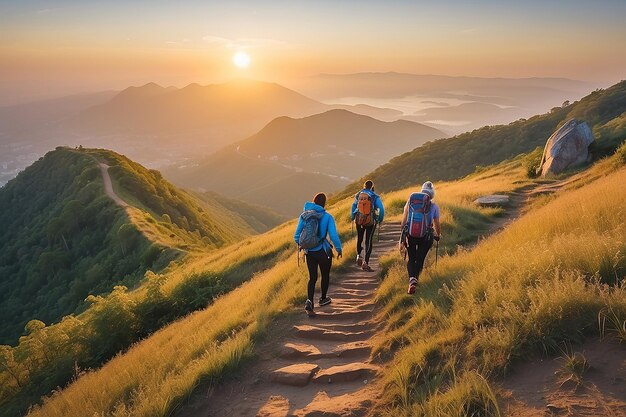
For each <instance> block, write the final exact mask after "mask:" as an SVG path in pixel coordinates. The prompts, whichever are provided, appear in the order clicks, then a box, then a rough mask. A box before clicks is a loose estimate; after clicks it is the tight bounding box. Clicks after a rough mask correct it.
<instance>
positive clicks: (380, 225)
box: [377, 223, 383, 243]
mask: <svg viewBox="0 0 626 417" xmlns="http://www.w3.org/2000/svg"><path fill="white" fill-rule="evenodd" d="M381 227H383V224H382V223H378V237H377V239H378V240H377V242H379V243H380V228H381Z"/></svg>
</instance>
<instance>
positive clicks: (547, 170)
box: [539, 119, 594, 177]
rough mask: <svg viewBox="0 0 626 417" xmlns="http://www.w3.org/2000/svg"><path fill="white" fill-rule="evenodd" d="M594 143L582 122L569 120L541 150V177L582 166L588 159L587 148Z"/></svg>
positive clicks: (591, 135) (590, 133) (587, 127)
mask: <svg viewBox="0 0 626 417" xmlns="http://www.w3.org/2000/svg"><path fill="white" fill-rule="evenodd" d="M593 141H594V137H593V133H592V132H591V128H589V125H588V124H587V123H586V122H584V121H578V120H575V119H571V120H569V121H567V122H566V123H565V124H564V125H563V126H561V127H560V128H559V129H558V130H557V131H556V132H554V133H553V134H552V136H550V138H549V139H548V142H546V147H545V148H544V150H543V157H542V158H541V165H540V167H539V170H540V172H541V176H543V177H545V176H546V175H550V174H558V173H560V172H563V171H564V170H565V169H567V168H569V167H571V166H574V165H578V164H582V163H584V162H586V161H587V159H588V158H589V152H588V148H589V145H591V143H592V142H593Z"/></svg>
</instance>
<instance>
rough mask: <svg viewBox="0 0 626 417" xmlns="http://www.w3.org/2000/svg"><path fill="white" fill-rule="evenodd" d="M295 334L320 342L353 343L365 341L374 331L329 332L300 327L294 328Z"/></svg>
mask: <svg viewBox="0 0 626 417" xmlns="http://www.w3.org/2000/svg"><path fill="white" fill-rule="evenodd" d="M293 328H294V330H295V334H296V335H297V336H299V337H302V338H305V339H319V340H339V341H345V342H352V341H356V340H364V339H367V338H368V337H370V336H371V335H372V333H373V332H372V331H371V330H369V331H355V332H353V331H340V330H329V329H324V328H323V327H317V326H309V325H300V326H293Z"/></svg>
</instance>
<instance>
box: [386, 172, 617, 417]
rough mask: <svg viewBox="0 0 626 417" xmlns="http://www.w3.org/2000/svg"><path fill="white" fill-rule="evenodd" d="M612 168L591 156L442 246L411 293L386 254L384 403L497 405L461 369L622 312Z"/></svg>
mask: <svg viewBox="0 0 626 417" xmlns="http://www.w3.org/2000/svg"><path fill="white" fill-rule="evenodd" d="M610 164H612V162H610V161H608V162H607V161H603V162H601V165H600V167H608V166H609V165H610ZM615 167H616V166H615V165H614V164H613V165H612V168H613V169H615ZM613 169H605V170H604V171H601V168H598V167H595V168H594V169H592V170H590V173H589V175H588V176H585V177H584V181H581V183H580V184H579V185H578V187H571V189H567V190H564V191H562V192H561V193H559V194H558V195H557V196H556V197H555V198H553V199H551V200H550V201H546V202H545V203H544V204H543V205H542V206H540V207H536V208H535V209H533V210H530V211H529V212H527V213H526V214H525V215H524V216H522V217H521V218H520V219H519V220H517V221H515V222H514V223H512V224H511V225H510V226H509V227H507V229H505V230H504V231H502V232H500V233H498V234H496V235H494V236H492V237H490V238H488V239H486V240H483V241H481V242H480V243H479V244H478V245H477V246H476V247H475V248H474V249H473V250H463V251H460V252H459V253H457V254H456V255H454V256H448V257H445V258H444V259H442V260H441V261H440V263H439V265H438V267H437V269H432V268H430V269H428V270H426V271H425V274H424V275H423V277H422V279H421V282H422V284H421V286H420V287H419V290H418V294H417V296H414V297H410V296H407V295H406V294H404V291H405V285H406V282H405V281H406V273H405V270H404V266H403V265H402V262H401V261H400V260H399V258H398V257H397V256H394V257H393V258H391V259H388V260H386V262H387V264H388V268H389V270H388V274H387V276H386V277H385V281H384V282H383V284H382V285H381V287H380V289H379V293H378V299H379V301H380V302H381V303H382V304H383V305H384V307H383V313H382V315H383V317H384V318H385V321H386V329H385V331H384V332H382V333H381V334H380V336H379V338H378V339H377V342H376V348H375V353H376V354H377V355H380V356H381V357H382V358H392V359H391V362H390V367H389V369H390V371H389V372H388V373H387V374H386V375H385V385H386V388H385V403H386V407H384V408H383V412H385V413H389V414H390V415H412V416H421V415H423V416H431V415H437V416H439V415H445V416H462V415H467V412H469V411H470V410H473V411H477V410H478V412H479V413H480V414H479V415H500V414H499V413H500V412H499V411H498V410H497V409H496V408H494V401H493V394H492V392H491V389H490V388H489V384H488V383H486V382H484V381H486V380H484V381H482V380H481V379H476V378H475V376H472V377H471V378H469V379H467V378H466V377H465V376H464V375H471V373H473V372H474V373H477V375H478V376H481V375H482V376H485V377H487V378H489V377H490V376H491V375H493V374H494V373H496V374H497V373H502V372H506V370H507V369H508V367H509V366H510V365H511V364H513V363H514V362H515V360H516V359H518V358H521V357H524V356H526V355H528V354H531V353H533V352H534V353H541V352H552V351H555V349H556V348H557V346H558V345H559V343H561V342H563V341H570V342H571V341H578V340H581V339H582V338H583V337H585V336H586V335H596V336H597V335H599V334H600V329H599V328H598V316H599V315H601V314H602V312H606V311H611V312H612V314H613V316H612V317H618V319H617V320H615V319H613V320H611V321H610V323H608V324H607V326H611V325H614V327H615V326H617V327H619V325H620V324H621V323H622V322H624V320H625V319H626V286H625V285H624V277H625V276H626V221H625V220H624V219H625V218H626V187H624V186H623V184H626V169H623V168H622V169H620V170H618V171H617V172H613V173H610V172H611V171H612V170H613ZM487 188H488V187H487ZM483 189H484V188H483ZM451 194H452V193H451ZM615 323H617V325H615ZM612 331H613V332H614V333H619V331H618V330H617V329H612ZM424 370H428V371H427V372H426V373H425V371H424ZM459 375H461V376H462V377H461V379H459ZM459 381H465V382H464V383H463V384H465V385H467V384H469V385H468V386H465V387H464V388H463V384H462V385H461V388H459ZM470 388H471V389H470ZM472 392H473V393H472Z"/></svg>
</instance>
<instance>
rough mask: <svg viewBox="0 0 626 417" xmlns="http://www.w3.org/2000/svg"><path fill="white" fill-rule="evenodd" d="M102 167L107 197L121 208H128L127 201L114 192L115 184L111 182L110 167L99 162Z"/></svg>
mask: <svg viewBox="0 0 626 417" xmlns="http://www.w3.org/2000/svg"><path fill="white" fill-rule="evenodd" d="M98 165H99V166H100V172H102V180H103V181H104V191H106V193H107V195H108V196H109V197H111V198H112V199H113V201H115V204H117V205H118V206H120V207H128V204H127V203H126V201H124V200H122V199H121V198H120V196H119V195H117V194H115V191H113V183H112V182H111V176H110V175H109V168H110V167H109V166H108V165H107V164H105V163H103V162H98Z"/></svg>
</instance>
